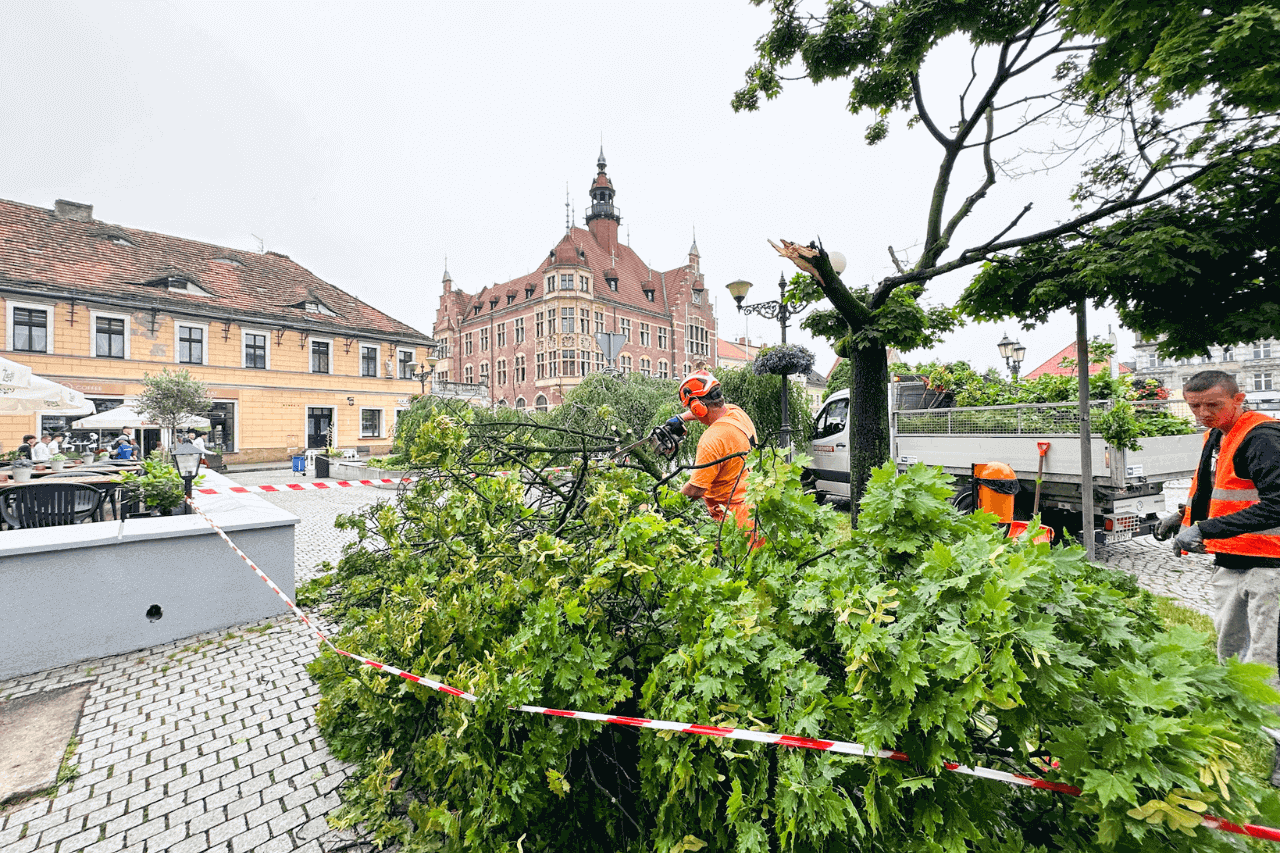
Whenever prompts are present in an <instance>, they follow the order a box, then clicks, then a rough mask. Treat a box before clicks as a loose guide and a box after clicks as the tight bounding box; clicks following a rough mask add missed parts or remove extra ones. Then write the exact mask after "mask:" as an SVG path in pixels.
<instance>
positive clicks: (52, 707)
mask: <svg viewBox="0 0 1280 853" xmlns="http://www.w3.org/2000/svg"><path fill="white" fill-rule="evenodd" d="M91 686H92V682H85V683H83V684H75V685H72V686H70V687H60V688H57V689H55V690H46V691H44V692H42V693H36V694H33V695H30V696H23V697H21V698H18V699H10V700H9V701H7V702H0V804H4V803H7V802H9V801H10V800H14V799H18V798H20V797H25V796H28V795H30V794H34V793H37V792H39V791H45V790H48V789H49V788H52V787H53V786H54V785H55V784H56V783H57V781H58V768H60V767H61V766H62V758H63V756H64V755H66V752H67V744H68V743H70V742H71V738H72V737H74V736H75V733H76V727H77V726H78V725H79V724H80V715H81V714H82V713H84V703H85V700H87V699H88V698H89V688H90V687H91ZM70 805H72V804H71V803H68V806H70Z"/></svg>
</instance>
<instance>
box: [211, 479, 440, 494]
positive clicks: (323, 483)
mask: <svg viewBox="0 0 1280 853" xmlns="http://www.w3.org/2000/svg"><path fill="white" fill-rule="evenodd" d="M417 479H418V478H417V477H402V478H400V479H398V480H392V479H386V478H384V479H381V480H336V481H331V480H312V481H310V482H306V483H281V484H280V485H278V486H229V487H228V488H225V489H206V488H194V489H192V490H191V491H192V492H193V493H194V494H197V495H246V494H250V493H252V492H265V493H268V494H270V493H271V492H305V491H307V490H309V489H348V488H351V487H352V486H377V485H381V484H384V483H385V484H388V485H394V484H396V483H412V482H413V481H414V480H417Z"/></svg>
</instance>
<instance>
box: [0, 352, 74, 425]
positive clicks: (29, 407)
mask: <svg viewBox="0 0 1280 853" xmlns="http://www.w3.org/2000/svg"><path fill="white" fill-rule="evenodd" d="M92 411H93V404H92V403H90V402H89V401H88V400H87V399H85V396H84V394H82V393H80V392H79V391H76V390H75V389H74V388H68V387H67V386H65V385H59V384H58V383H57V382H53V381H50V380H48V379H45V378H44V377H41V376H36V375H34V374H33V373H32V372H31V368H29V367H26V366H25V365H21V364H18V363H17V362H15V361H9V360H8V359H6V358H0V413H17V412H65V413H67V414H73V415H77V414H83V413H84V412H92Z"/></svg>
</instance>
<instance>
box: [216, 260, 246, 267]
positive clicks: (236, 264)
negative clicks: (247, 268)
mask: <svg viewBox="0 0 1280 853" xmlns="http://www.w3.org/2000/svg"><path fill="white" fill-rule="evenodd" d="M213 262H214V263H215V264H225V265H226V266H229V267H242V266H244V264H242V263H240V262H239V261H237V260H236V259H235V258H214V259H213Z"/></svg>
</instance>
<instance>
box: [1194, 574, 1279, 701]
mask: <svg viewBox="0 0 1280 853" xmlns="http://www.w3.org/2000/svg"><path fill="white" fill-rule="evenodd" d="M1210 584H1211V585H1212V587H1213V603H1214V610H1213V627H1214V628H1215V629H1216V630H1217V632H1218V659H1219V660H1226V659H1227V658H1229V657H1232V656H1236V657H1239V658H1240V660H1242V661H1245V662H1246V663H1248V662H1251V661H1256V662H1257V663H1265V664H1266V665H1267V666H1269V667H1271V668H1272V669H1273V670H1274V669H1276V646H1277V632H1278V631H1280V569H1264V568H1253V569H1224V568H1221V567H1219V568H1217V569H1215V570H1214V572H1213V578H1212V580H1211V581H1210ZM1272 684H1277V682H1276V679H1275V676H1274V675H1273V676H1272ZM1277 686H1280V685H1277Z"/></svg>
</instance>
